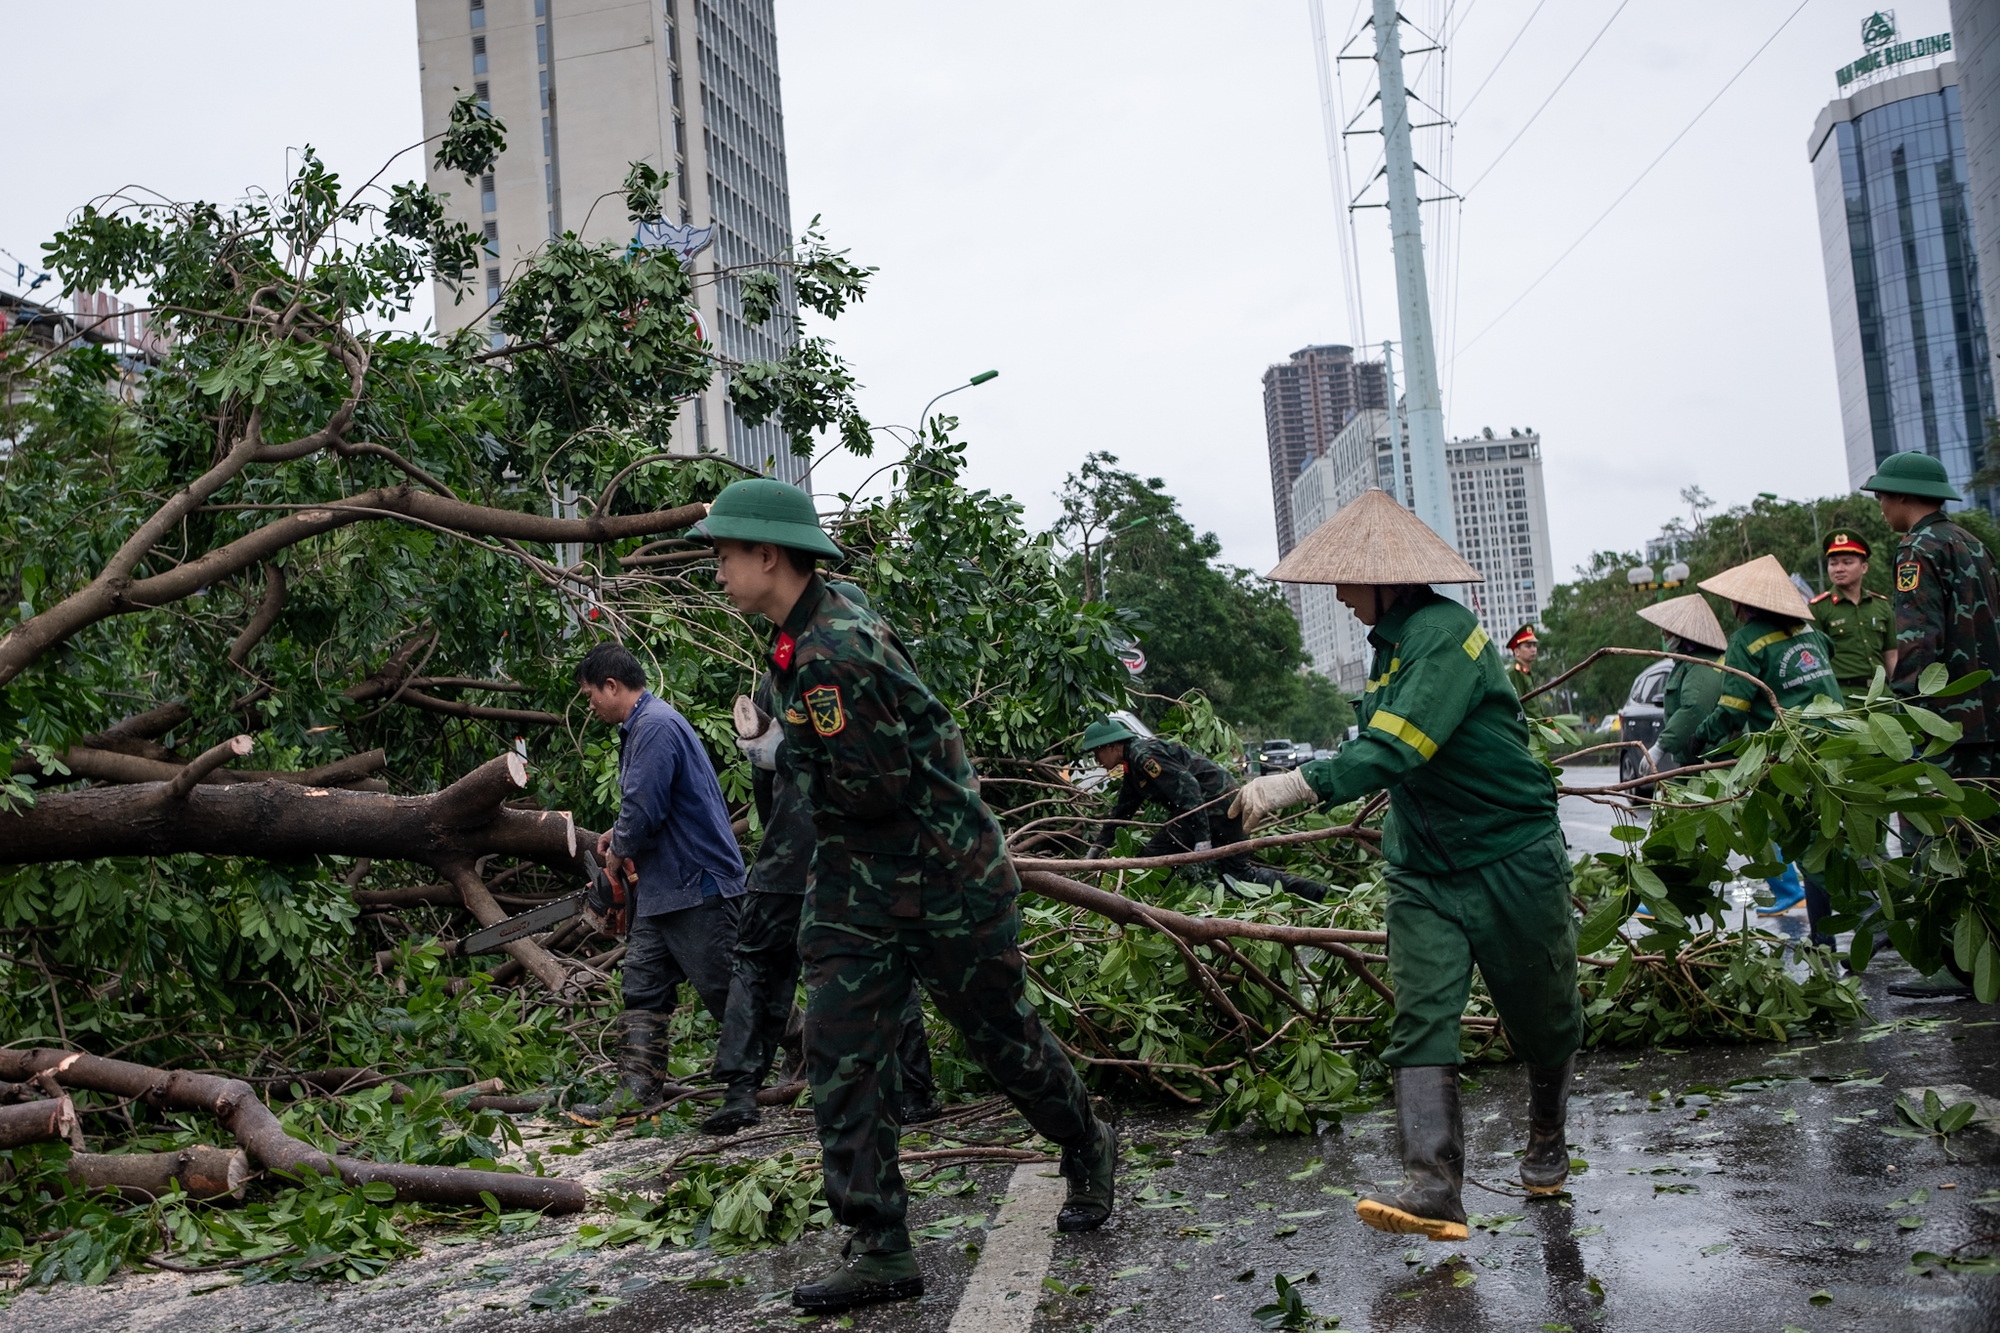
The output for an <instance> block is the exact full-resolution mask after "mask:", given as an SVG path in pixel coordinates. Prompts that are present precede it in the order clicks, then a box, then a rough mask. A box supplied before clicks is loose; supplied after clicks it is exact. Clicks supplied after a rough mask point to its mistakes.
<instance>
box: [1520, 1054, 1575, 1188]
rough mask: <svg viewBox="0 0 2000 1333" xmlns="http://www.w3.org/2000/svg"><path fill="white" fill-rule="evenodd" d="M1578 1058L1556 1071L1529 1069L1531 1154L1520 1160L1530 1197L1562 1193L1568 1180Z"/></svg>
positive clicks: (1546, 1068)
mask: <svg viewBox="0 0 2000 1333" xmlns="http://www.w3.org/2000/svg"><path fill="white" fill-rule="evenodd" d="M1575 1077H1576V1057H1575V1056H1574V1055H1572V1056H1570V1058H1569V1059H1567V1060H1565V1061H1563V1062H1562V1063H1561V1064H1559V1065H1557V1066H1556V1067H1555V1068H1553V1069H1550V1068H1548V1067H1546V1066H1537V1065H1529V1066H1528V1151H1527V1152H1526V1153H1525V1154H1523V1155H1522V1157H1521V1183H1522V1184H1523V1185H1525V1186H1527V1187H1528V1193H1530V1194H1560V1193H1561V1192H1562V1187H1563V1182H1564V1181H1566V1180H1568V1179H1569V1135H1568V1133H1567V1128H1568V1122H1569V1085H1570V1083H1571V1082H1572V1081H1573V1080H1574V1079H1575Z"/></svg>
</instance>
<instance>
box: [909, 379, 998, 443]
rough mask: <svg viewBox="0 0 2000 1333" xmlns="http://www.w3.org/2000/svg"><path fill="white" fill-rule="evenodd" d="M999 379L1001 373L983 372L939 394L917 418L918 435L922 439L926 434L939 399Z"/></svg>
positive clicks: (925, 405) (926, 405)
mask: <svg viewBox="0 0 2000 1333" xmlns="http://www.w3.org/2000/svg"><path fill="white" fill-rule="evenodd" d="M999 377H1000V372H999V371H997V370H982V371H980V372H979V373H978V374H977V375H974V376H973V377H972V378H971V379H969V380H967V381H966V382H965V383H963V384H958V385H954V386H953V387H951V388H949V389H946V390H945V391H944V392H943V393H941V394H939V395H938V396H937V398H933V399H931V400H930V401H929V402H928V403H925V404H924V411H923V415H922V416H919V417H918V418H917V435H918V436H919V437H920V438H921V437H922V435H923V433H924V427H925V426H926V425H928V424H929V423H930V419H931V409H932V408H933V407H936V406H937V405H938V399H940V398H949V397H951V396H952V395H953V394H955V393H964V392H965V391H966V390H967V389H972V388H976V387H978V386H979V385H981V384H984V383H986V381H988V380H990V379H998V378H999Z"/></svg>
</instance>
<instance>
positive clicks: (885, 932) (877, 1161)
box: [695, 478, 1118, 1312]
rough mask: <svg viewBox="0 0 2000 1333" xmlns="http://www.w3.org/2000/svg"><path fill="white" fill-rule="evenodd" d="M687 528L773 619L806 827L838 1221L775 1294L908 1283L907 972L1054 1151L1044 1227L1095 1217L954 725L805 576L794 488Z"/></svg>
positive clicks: (911, 1270) (1110, 1164)
mask: <svg viewBox="0 0 2000 1333" xmlns="http://www.w3.org/2000/svg"><path fill="white" fill-rule="evenodd" d="M695 534H696V535H698V536H700V537H702V538H703V539H705V540H707V541H710V542H712V543H713V544H714V546H715V548H716V557H717V559H716V582H717V583H718V584H720V585H721V586H722V588H723V591H724V592H725V593H727V594H728V596H729V599H730V601H731V602H732V603H734V604H735V606H736V607H737V609H739V610H741V611H745V612H751V613H755V614H758V615H762V616H763V617H764V618H765V619H767V620H769V621H770V622H771V623H772V625H773V626H774V627H775V632H774V635H773V638H772V641H771V648H770V653H769V657H770V663H771V677H772V682H773V684H774V686H775V690H774V693H773V699H772V704H773V708H772V712H773V713H774V714H775V716H776V717H777V719H778V723H779V725H780V726H781V728H782V729H783V740H782V742H781V757H780V759H779V761H778V762H779V769H780V771H784V772H787V773H789V774H791V775H792V777H793V780H794V781H796V782H797V783H798V784H799V785H800V788H801V790H802V791H804V792H805V794H806V796H807V799H808V803H809V804H810V806H811V808H812V812H813V822H814V824H815V826H816V828H817V832H818V837H817V839H816V841H815V844H814V847H813V861H812V874H811V880H810V883H809V887H808V888H807V891H806V899H805V904H804V911H803V913H802V916H801V920H800V925H799V954H800V957H801V959H802V960H803V963H804V969H805V979H806V994H807V1000H806V1022H805V1048H806V1077H807V1081H808V1082H809V1084H810V1085H811V1088H812V1101H813V1114H814V1117H815V1118H816V1119H817V1120H818V1122H819V1136H820V1149H821V1160H822V1163H823V1166H822V1170H823V1172H824V1180H825V1184H826V1197H827V1202H828V1204H829V1205H830V1206H831V1208H832V1210H833V1216H834V1219H835V1220H836V1221H838V1222H840V1223H841V1224H843V1225H845V1226H849V1227H852V1228H853V1229H854V1230H853V1234H852V1235H851V1236H850V1238H849V1240H848V1243H847V1248H846V1251H845V1254H844V1257H843V1260H842V1262H841V1263H840V1264H839V1265H838V1266H836V1267H835V1268H834V1269H833V1270H832V1271H830V1272H828V1273H827V1274H825V1275H824V1276H822V1277H820V1278H817V1279H814V1280H813V1281H809V1282H804V1283H801V1284H799V1286H797V1287H796V1288H794V1289H793V1291H792V1303H793V1304H794V1305H797V1306H799V1307H800V1308H802V1309H805V1310H810V1311H815V1312H827V1311H834V1310H841V1309H846V1308H848V1307H849V1306H855V1305H862V1304H866V1303H869V1302H873V1301H888V1300H906V1299H909V1298H911V1297H914V1296H919V1295H922V1294H923V1289H924V1282H923V1275H922V1274H921V1273H920V1272H919V1271H918V1268H917V1262H916V1256H915V1254H914V1252H913V1251H912V1250H911V1247H910V1233H909V1228H908V1225H907V1213H908V1206H909V1198H908V1192H907V1190H906V1188H905V1186H904V1183H903V1177H902V1172H901V1171H900V1170H899V1169H898V1166H897V1159H898V1151H899V1150H898V1139H899V1127H898V1125H897V1124H896V1117H895V1113H894V1098H895V1095H896V1093H897V1091H898V1088H897V1083H898V1081H899V1079H898V1064H897V1059H896V1048H897V1045H898V1041H899V1039H900V1037H901V1034H902V1026H903V1023H902V1020H903V1011H904V1005H905V1001H906V1000H907V998H908V996H909V991H910V982H911V979H912V978H915V979H916V980H917V981H919V982H921V983H922V985H923V987H924V990H925V991H926V992H927V993H928V994H929V995H930V997H931V1000H932V1002H933V1003H934V1004H935V1005H936V1006H937V1009H938V1012H939V1013H941V1014H943V1015H944V1017H945V1018H946V1019H947V1020H948V1021H949V1022H950V1023H951V1024H952V1025H953V1026H954V1027H956V1028H957V1029H958V1030H959V1033H960V1034H961V1035H962V1036H963V1038H964V1040H965V1047H966V1050H967V1053H968V1054H970V1055H971V1056H972V1058H973V1060H974V1061H976V1062H977V1063H978V1064H979V1066H980V1068H982V1069H983V1070H985V1072H986V1074H987V1075H988V1077H990V1078H991V1079H992V1080H993V1081H994V1083H995V1084H996V1085H997V1086H998V1087H999V1088H1000V1090H1001V1091H1002V1092H1003V1093H1005V1094H1006V1096H1007V1097H1008V1099H1009V1100H1010V1101H1012V1102H1013V1104H1014V1106H1015V1108H1016V1109H1017V1110H1019V1111H1020V1113H1021V1115H1022V1116H1023V1118H1025V1119H1026V1120H1027V1122H1028V1123H1029V1124H1030V1125H1031V1126H1033V1127H1034V1128H1035V1130H1036V1131H1037V1132H1039V1133H1040V1134H1041V1135H1042V1136H1043V1137H1044V1138H1046V1139H1048V1140H1049V1141H1051V1142H1052V1143H1055V1144H1057V1145H1059V1146H1060V1147H1061V1148H1062V1163H1061V1165H1060V1166H1059V1168H1058V1170H1059V1171H1060V1172H1061V1173H1062V1175H1063V1176H1064V1177H1065V1178H1066V1179H1067V1180H1068V1181H1069V1197H1068V1199H1067V1201H1066V1202H1065V1203H1064V1205H1063V1208H1062V1210H1061V1212H1060V1213H1058V1214H1057V1218H1056V1225H1057V1227H1058V1228H1059V1229H1061V1230H1064V1231H1086V1230H1091V1229H1093V1228H1095V1227H1097V1226H1100V1225H1102V1224H1103V1222H1104V1220H1105V1219H1106V1218H1107V1217H1109V1216H1110V1213H1111V1200H1112V1177H1113V1175H1114V1173H1115V1171H1116V1168H1117V1160H1118V1144H1117V1137H1116V1135H1115V1134H1114V1133H1113V1131H1112V1129H1111V1127H1110V1126H1109V1125H1107V1124H1105V1123H1104V1122H1103V1121H1101V1120H1099V1119H1097V1118H1096V1117H1095V1116H1094V1115H1092V1114H1091V1110H1090V1104H1089V1100H1088V1098H1087V1097H1086V1095H1085V1093H1084V1088H1083V1083H1082V1081H1081V1080H1079V1079H1078V1078H1077V1075H1076V1070H1075V1069H1074V1068H1072V1067H1071V1065H1070V1063H1069V1060H1068V1058H1067V1057H1066V1056H1065V1055H1064V1054H1063V1051H1062V1048H1061V1046H1060V1045H1058V1044H1057V1042H1056V1039H1055V1037H1054V1036H1053V1035H1052V1034H1051V1033H1050V1032H1049V1031H1048V1030H1047V1029H1046V1028H1044V1027H1043V1026H1042V1022H1041V1019H1040V1018H1039V1017H1038V1016H1037V1015H1036V1013H1035V1009H1034V1006H1033V1005H1032V1004H1030V1003H1029V1001H1028V996H1027V976H1026V972H1025V970H1024V965H1023V962H1022V959H1021V951H1020V935H1021V914H1020V908H1019V906H1018V904H1017V901H1016V899H1017V898H1018V896H1019V893H1020V881H1019V880H1018V879H1017V878H1016V877H1015V874H1014V868H1013V864H1012V862H1011V861H1009V860H1008V858H1007V849H1006V845H1005V843H1004V841H1003V839H1002V837H1001V832H1000V825H999V822H998V821H997V820H996V819H994V817H993V814H992V812H991V811H989V810H988V809H987V808H986V805H985V803H984V802H983V801H981V800H980V798H979V790H978V780H977V779H976V778H975V777H974V776H973V772H972V765H971V763H970V761H969V760H968V759H967V758H966V754H965V741H964V737H963V735H962V733H961V732H960V730H959V726H958V723H957V722H956V721H955V720H954V719H953V718H952V716H951V713H950V712H949V710H947V709H946V708H945V707H944V705H943V704H941V703H939V702H938V699H937V697H936V696H935V695H933V694H932V693H931V692H930V690H929V689H928V688H927V687H926V686H925V685H924V683H923V681H922V680H920V679H919V678H918V676H917V674H916V671H915V670H914V669H913V668H912V667H911V665H910V659H909V656H908V654H907V653H906V652H905V651H904V649H903V645H902V643H901V642H900V641H899V640H898V639H897V638H896V635H895V633H894V632H893V631H892V630H890V629H889V627H888V626H887V625H885V624H884V623H883V622H882V621H881V620H880V619H879V618H878V617H876V616H874V615H872V614H870V613H869V612H866V611H863V610H861V609H860V608H859V607H857V606H855V605H854V603H852V602H850V601H849V600H848V599H847V598H845V597H843V596H842V595H841V594H840V593H838V592H835V591H833V590H832V589H830V588H828V587H827V585H826V583H825V582H824V581H823V580H822V579H821V578H820V577H819V575H818V574H817V573H816V572H815V570H814V567H813V564H814V561H815V560H816V559H818V558H820V557H823V556H835V557H837V556H838V555H839V554H840V550H839V548H838V547H836V546H835V545H834V544H833V542H832V541H831V540H829V539H828V538H827V536H826V534H825V533H824V532H822V531H821V530H820V527H819V519H818V515H817V514H815V513H814V511H813V505H812V500H811V497H809V496H808V495H806V493H805V492H804V491H801V490H799V489H798V488H797V487H795V486H790V485H787V484H785V483H784V482H781V481H777V480H774V479H771V478H755V479H748V480H744V481H738V482H733V483H731V484H730V485H729V486H728V487H727V488H726V489H725V490H724V491H723V492H722V494H721V495H719V496H717V497H716V500H715V503H714V505H713V506H712V507H711V508H710V510H709V514H708V517H707V518H706V519H704V520H703V521H702V522H701V523H700V524H698V525H696V528H695Z"/></svg>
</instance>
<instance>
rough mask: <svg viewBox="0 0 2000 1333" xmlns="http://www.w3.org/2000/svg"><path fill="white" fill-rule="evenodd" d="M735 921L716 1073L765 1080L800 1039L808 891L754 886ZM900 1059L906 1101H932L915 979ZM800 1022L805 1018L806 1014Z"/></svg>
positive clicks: (920, 996)
mask: <svg viewBox="0 0 2000 1333" xmlns="http://www.w3.org/2000/svg"><path fill="white" fill-rule="evenodd" d="M738 901H739V902H740V903H741V904H742V911H741V912H740V913H739V914H738V917H737V922H736V970H735V972H734V974H733V975H732V976H731V977H730V979H729V1008H728V1012H727V1013H726V1014H725V1016H724V1017H723V1020H722V1033H721V1035H720V1036H719V1037H718V1038H717V1040H716V1043H715V1076H716V1077H717V1078H719V1079H721V1080H722V1081H723V1082H725V1083H738V1082H742V1083H748V1084H749V1085H750V1086H752V1087H756V1086H759V1085H761V1084H762V1083H763V1082H764V1076H765V1075H766V1074H768V1073H770V1071H771V1062H772V1060H774V1059H776V1058H777V1054H778V1050H779V1048H780V1047H794V1046H797V1045H798V1043H799V1041H800V1036H799V1034H798V1033H797V1032H794V1031H792V1027H793V1024H794V1022H795V1021H801V1020H797V1019H795V1015H797V1012H798V1011H797V1008H796V1006H795V1005H794V1004H793V996H794V995H795V994H796V993H797V991H798V988H799V914H800V912H801V911H802V910H803V909H804V906H805V894H803V893H769V892H762V891H759V890H756V889H752V890H751V891H750V892H749V893H747V894H745V895H744V896H743V897H742V898H740V899H738ZM902 1025H903V1027H902V1040H901V1043H900V1045H899V1046H898V1048H897V1052H896V1056H897V1065H898V1067H899V1068H900V1069H901V1071H902V1076H903V1082H902V1101H901V1103H900V1104H901V1105H904V1106H921V1105H924V1104H926V1103H928V1102H929V1101H930V1100H931V1098H932V1096H933V1095H934V1094H935V1092H936V1084H935V1082H934V1081H933V1079H932V1077H931V1051H930V1043H929V1042H928V1041H927V1040H926V1038H925V1036H924V992H923V988H922V987H920V986H918V985H917V984H916V983H915V982H914V981H912V982H911V984H910V992H909V999H908V1001H907V1002H906V1003H905V1004H904V1007H903V1015H902ZM801 1026H802V1021H801Z"/></svg>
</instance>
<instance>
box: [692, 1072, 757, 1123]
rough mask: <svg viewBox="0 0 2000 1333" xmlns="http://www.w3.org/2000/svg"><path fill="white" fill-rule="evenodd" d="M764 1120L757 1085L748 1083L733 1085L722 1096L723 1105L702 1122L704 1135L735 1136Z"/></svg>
mask: <svg viewBox="0 0 2000 1333" xmlns="http://www.w3.org/2000/svg"><path fill="white" fill-rule="evenodd" d="M763 1118H764V1115H763V1112H761V1111H759V1110H758V1109H757V1085H756V1084H754V1083H750V1082H747V1081H742V1082H736V1083H731V1084H730V1085H729V1087H728V1090H727V1091H725V1092H724V1093H723V1094H722V1105H721V1106H719V1107H717V1108H716V1109H715V1110H714V1111H713V1112H711V1113H710V1114H709V1117H708V1119H706V1120H704V1121H702V1122H701V1132H702V1133H704V1134H715V1135H724V1134H735V1133H738V1132H740V1131H742V1130H746V1129H748V1128H750V1126H752V1125H754V1124H756V1123H757V1122H758V1121H759V1120H762V1119H763Z"/></svg>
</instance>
